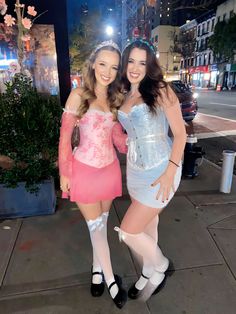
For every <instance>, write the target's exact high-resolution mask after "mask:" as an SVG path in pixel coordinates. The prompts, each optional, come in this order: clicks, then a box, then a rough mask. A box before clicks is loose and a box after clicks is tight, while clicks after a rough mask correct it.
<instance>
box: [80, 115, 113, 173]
mask: <svg viewBox="0 0 236 314" xmlns="http://www.w3.org/2000/svg"><path fill="white" fill-rule="evenodd" d="M115 123H116V122H114V121H113V115H112V113H111V112H102V111H100V110H96V109H89V110H88V111H87V112H86V113H85V115H84V116H83V117H82V118H81V119H80V121H79V130H80V143H79V146H78V147H77V148H76V150H75V152H74V157H75V159H77V160H79V161H81V162H83V163H85V164H87V165H90V166H93V167H96V168H102V167H105V166H107V165H109V164H110V163H112V162H113V161H114V160H115V158H116V152H115V150H114V146H113V143H112V136H111V135H112V128H113V126H114V124H115Z"/></svg>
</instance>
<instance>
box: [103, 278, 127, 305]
mask: <svg viewBox="0 0 236 314" xmlns="http://www.w3.org/2000/svg"><path fill="white" fill-rule="evenodd" d="M114 277H115V281H113V282H112V283H111V284H110V286H109V287H108V290H109V292H110V290H111V288H112V287H113V286H114V285H115V284H117V286H118V289H119V290H118V293H117V295H116V296H115V298H114V299H113V298H112V300H113V302H114V303H115V305H116V306H117V307H118V308H119V309H121V308H122V307H123V306H124V305H125V303H126V302H127V292H126V291H125V289H123V288H122V279H121V278H120V276H118V275H115V276H114Z"/></svg>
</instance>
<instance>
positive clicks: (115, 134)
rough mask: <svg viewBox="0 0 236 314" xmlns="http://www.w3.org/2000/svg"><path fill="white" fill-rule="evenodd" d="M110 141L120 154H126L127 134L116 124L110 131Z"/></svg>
mask: <svg viewBox="0 0 236 314" xmlns="http://www.w3.org/2000/svg"><path fill="white" fill-rule="evenodd" d="M112 140H113V143H114V145H115V146H116V148H117V149H118V151H119V152H120V153H123V154H126V153H127V151H128V147H127V144H126V140H127V134H125V133H124V132H123V129H122V126H121V124H120V123H119V122H116V123H115V125H114V126H113V129H112Z"/></svg>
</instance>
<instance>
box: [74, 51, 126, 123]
mask: <svg viewBox="0 0 236 314" xmlns="http://www.w3.org/2000/svg"><path fill="white" fill-rule="evenodd" d="M102 50H108V51H114V52H116V53H117V54H118V55H119V58H120V62H121V54H120V51H119V50H117V49H116V48H114V47H113V46H110V45H107V46H102V47H101V48H99V49H95V50H94V51H93V52H92V54H91V55H90V57H89V59H88V60H87V61H86V63H85V66H84V69H83V87H82V92H81V104H80V107H79V109H78V117H79V118H82V116H83V115H84V114H85V113H86V112H87V110H88V109H89V104H90V103H91V102H92V101H93V100H95V99H96V95H95V86H96V78H95V73H94V69H93V64H94V62H95V60H96V58H97V56H98V54H99V52H100V51H102ZM120 62H119V69H118V73H117V76H116V78H115V80H114V81H113V82H112V83H111V84H109V86H108V90H107V99H108V102H109V105H110V110H111V112H112V113H113V116H114V120H115V119H116V117H117V108H118V107H119V106H120V105H121V102H122V100H123V94H122V92H121V78H120Z"/></svg>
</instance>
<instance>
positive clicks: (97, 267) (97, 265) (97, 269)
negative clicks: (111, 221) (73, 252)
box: [92, 212, 109, 284]
mask: <svg viewBox="0 0 236 314" xmlns="http://www.w3.org/2000/svg"><path fill="white" fill-rule="evenodd" d="M108 216H109V212H104V213H103V214H102V220H103V224H104V229H105V230H104V232H105V233H106V237H107V220H108ZM93 272H99V273H100V272H102V267H101V265H100V263H99V259H98V257H97V255H96V252H95V250H94V248H93ZM102 280H103V278H102V276H101V275H93V276H92V283H94V284H100V283H101V282H102Z"/></svg>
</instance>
